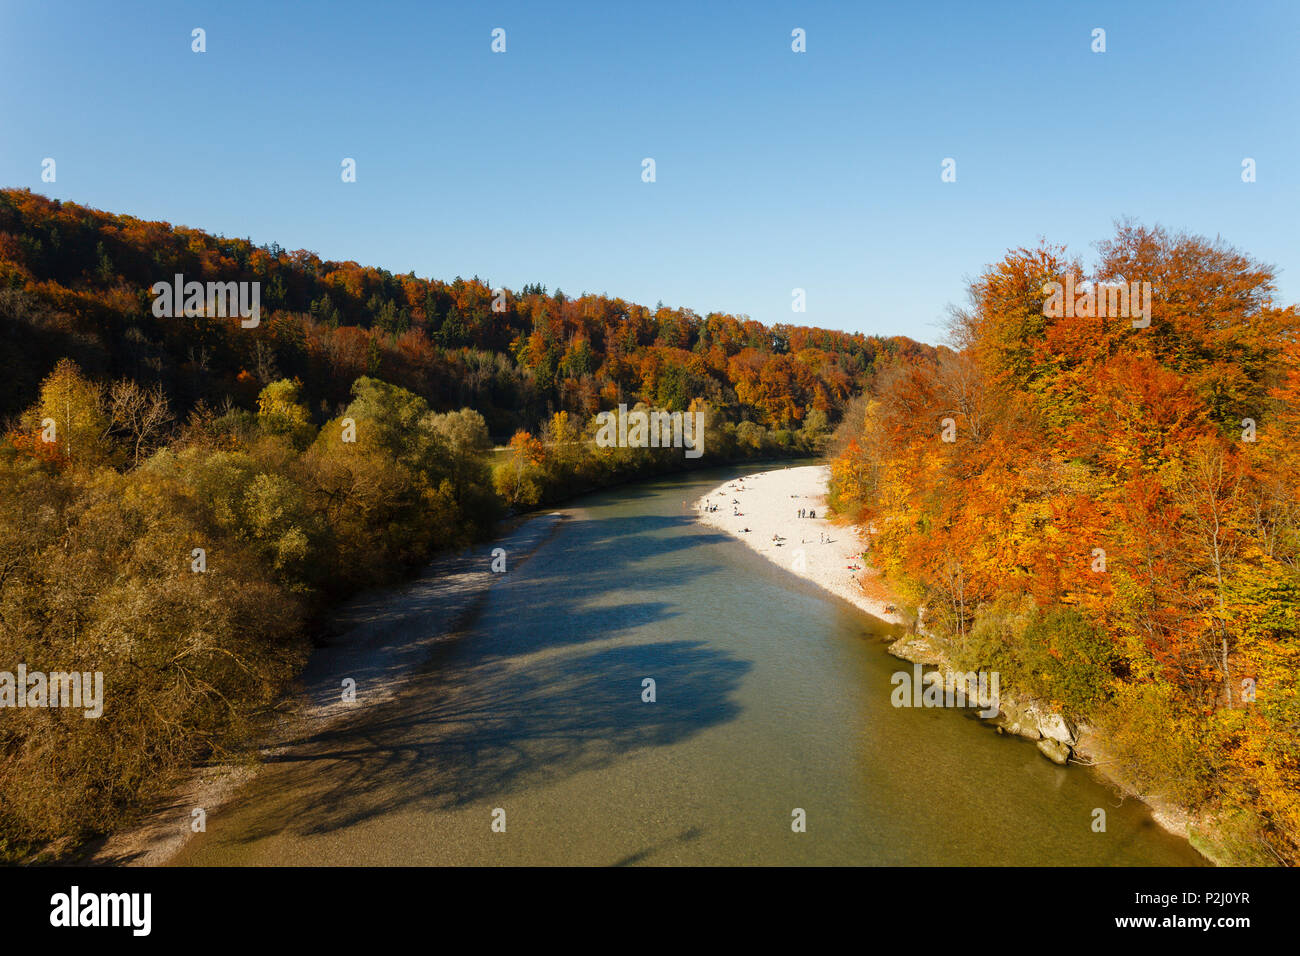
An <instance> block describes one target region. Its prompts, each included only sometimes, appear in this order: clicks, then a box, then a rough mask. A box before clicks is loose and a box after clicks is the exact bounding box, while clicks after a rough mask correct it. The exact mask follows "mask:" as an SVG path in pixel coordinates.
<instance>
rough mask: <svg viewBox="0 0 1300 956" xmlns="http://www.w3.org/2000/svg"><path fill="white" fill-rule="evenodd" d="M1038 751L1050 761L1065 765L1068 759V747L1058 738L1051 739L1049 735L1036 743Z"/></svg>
mask: <svg viewBox="0 0 1300 956" xmlns="http://www.w3.org/2000/svg"><path fill="white" fill-rule="evenodd" d="M1037 747H1038V750H1039V752H1040V753H1041V754H1042V755H1043V756H1044V757H1046V758H1047V759H1048V760H1050V761H1052V763H1056V764H1060V765H1061V766H1065V765H1066V764H1067V763H1069V761H1070V747H1069V745H1068V744H1063V743H1061V742H1060V741H1059V740H1053V739H1052V738H1050V737H1044V738H1043V739H1042V740H1040V741H1038V744H1037Z"/></svg>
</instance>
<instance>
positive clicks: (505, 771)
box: [222, 641, 751, 843]
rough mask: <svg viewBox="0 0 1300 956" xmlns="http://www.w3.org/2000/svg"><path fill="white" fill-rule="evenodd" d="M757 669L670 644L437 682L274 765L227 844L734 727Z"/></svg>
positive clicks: (324, 827)
mask: <svg viewBox="0 0 1300 956" xmlns="http://www.w3.org/2000/svg"><path fill="white" fill-rule="evenodd" d="M750 666H751V665H750V664H749V663H748V662H746V661H742V660H738V659H736V658H734V657H732V656H730V655H728V654H726V653H723V652H719V651H717V650H715V649H712V648H710V647H708V646H706V645H705V644H704V643H702V642H699V641H666V642H659V643H647V644H640V645H635V646H627V647H614V648H608V649H603V650H597V651H590V652H584V651H582V650H578V651H573V652H570V653H567V654H563V655H559V656H556V657H553V658H549V659H547V660H545V661H540V662H538V661H530V662H528V665H527V666H526V667H525V666H513V665H512V664H510V663H506V662H502V661H500V660H485V661H480V662H478V663H475V664H473V665H472V666H468V667H463V668H456V669H454V670H452V671H450V672H449V671H445V670H434V671H430V672H429V673H427V674H425V675H423V676H422V677H421V678H420V679H418V680H415V681H412V682H411V683H409V684H408V685H406V686H405V687H404V688H403V689H402V691H401V692H400V693H399V695H398V697H397V698H396V699H395V700H391V701H389V702H387V703H384V704H381V705H376V706H375V707H373V708H370V709H367V710H365V711H362V712H359V713H358V714H356V716H355V717H350V718H347V719H345V720H343V721H340V722H338V723H336V724H334V725H333V726H331V727H329V728H327V729H325V730H324V731H321V732H320V733H317V734H314V735H311V736H308V737H305V738H301V739H297V740H293V741H290V742H289V746H288V747H287V748H286V750H285V751H283V752H282V753H281V754H279V755H273V756H270V757H268V758H267V766H266V769H265V770H264V772H263V774H262V775H261V776H259V778H258V779H257V780H255V781H254V782H253V784H252V786H251V788H250V792H247V793H245V794H244V799H242V800H241V801H240V805H239V806H238V807H236V808H232V812H231V816H232V817H233V819H228V820H227V824H226V825H225V826H223V827H222V833H223V834H230V835H231V841H232V842H239V843H243V842H249V841H252V840H257V839H261V838H264V837H268V836H271V835H273V834H275V833H281V832H288V833H292V834H294V835H297V836H310V835H314V834H323V833H327V832H330V831H333V830H337V829H339V828H342V827H347V826H351V825H353V824H356V823H360V822H362V821H365V820H367V819H370V818H373V817H377V816H380V815H382V814H385V813H390V812H393V811H398V810H402V811H411V810H417V811H425V812H428V811H437V810H452V809H456V808H458V807H462V806H465V805H467V804H471V803H474V802H476V801H480V800H487V799H491V800H493V801H496V800H503V799H504V798H506V797H507V796H508V795H509V794H510V793H511V792H514V791H519V790H524V789H527V788H529V787H533V786H537V785H541V784H547V783H553V782H554V781H555V780H556V779H557V778H563V777H566V776H571V775H573V774H577V773H582V772H586V771H591V770H599V769H601V768H604V767H608V766H610V765H611V764H612V763H613V762H614V761H616V760H618V759H620V758H622V757H625V756H626V755H628V754H630V753H632V752H634V751H636V750H639V749H641V748H646V747H662V746H671V745H673V744H675V743H678V742H680V741H682V740H685V739H687V738H689V737H691V736H693V735H695V734H697V733H699V732H700V731H702V730H705V729H707V728H710V727H715V726H718V725H720V724H723V723H725V722H727V721H729V720H732V719H734V718H735V717H736V716H737V715H738V714H739V712H740V707H739V705H738V704H737V703H735V701H734V700H733V699H732V697H733V695H734V692H735V690H736V688H737V687H738V685H739V682H740V680H741V678H742V676H743V675H744V674H745V673H746V672H747V671H748V670H749V669H750ZM645 677H652V678H654V680H655V681H656V691H657V698H658V699H657V701H656V702H654V703H644V702H643V701H642V699H641V694H642V679H643V678H645ZM358 706H362V705H358Z"/></svg>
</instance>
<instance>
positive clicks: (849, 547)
mask: <svg viewBox="0 0 1300 956" xmlns="http://www.w3.org/2000/svg"><path fill="white" fill-rule="evenodd" d="M829 475H830V473H829V469H828V468H827V467H826V466H825V465H802V466H798V467H787V468H778V469H774V470H772V471H763V472H758V473H757V474H753V475H747V476H746V477H744V478H735V479H732V480H731V481H726V482H723V483H722V484H720V485H718V486H717V487H716V488H714V489H713V490H711V491H710V492H709V493H708V494H707V495H705V496H703V497H702V498H700V499H699V500H697V501H696V502H695V505H694V506H695V510H696V513H697V514H698V516H699V520H700V521H701V522H702V523H703V524H706V525H708V526H709V527H712V528H717V529H719V530H720V531H725V532H726V533H727V534H730V535H733V536H734V537H736V538H739V539H740V540H742V541H744V542H745V544H747V545H749V546H750V547H751V548H753V549H754V550H755V551H757V552H758V553H759V554H761V555H763V556H764V557H766V558H767V559H768V560H770V561H773V562H775V563H776V564H779V565H781V566H782V567H784V568H785V569H786V570H788V571H790V572H791V573H792V574H796V575H798V576H799V577H801V578H805V579H807V580H809V581H812V582H813V583H814V584H817V585H819V586H821V587H823V588H825V589H826V590H827V591H830V592H831V593H832V594H835V595H837V596H838V597H841V598H843V599H844V600H846V601H848V602H850V603H851V604H855V605H857V606H858V607H859V608H861V609H862V610H864V611H866V612H867V613H868V614H870V615H872V616H873V617H877V618H880V619H881V620H882V621H887V622H889V623H890V624H907V623H908V621H907V620H906V619H905V618H904V617H903V616H902V614H900V613H899V612H898V610H897V609H896V608H895V607H894V602H893V600H892V599H891V597H890V595H889V592H888V590H887V589H886V588H885V586H884V584H883V582H882V581H881V580H880V574H879V572H878V571H876V570H875V569H874V568H871V567H870V566H868V565H867V564H866V561H865V560H864V558H863V555H862V540H861V538H860V537H859V529H858V528H855V527H847V526H844V525H836V524H833V523H831V522H830V521H829V520H828V519H827V517H826V515H827V509H826V481H827V479H828V478H829ZM712 507H716V508H717V510H716V511H707V510H705V508H712ZM801 512H802V513H803V514H804V516H803V517H801V516H800V513H801ZM814 515H815V516H814Z"/></svg>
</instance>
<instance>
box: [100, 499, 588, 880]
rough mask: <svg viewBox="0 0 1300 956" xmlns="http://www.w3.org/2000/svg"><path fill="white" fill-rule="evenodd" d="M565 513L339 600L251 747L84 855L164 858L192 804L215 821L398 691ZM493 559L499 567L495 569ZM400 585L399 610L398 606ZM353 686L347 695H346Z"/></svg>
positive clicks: (140, 862) (181, 833)
mask: <svg viewBox="0 0 1300 956" xmlns="http://www.w3.org/2000/svg"><path fill="white" fill-rule="evenodd" d="M563 519H564V515H563V514H562V513H559V512H555V513H551V514H544V515H536V516H533V517H530V518H528V519H525V520H524V521H522V522H520V523H519V524H518V525H516V526H515V527H513V528H511V529H510V530H508V531H506V532H505V533H504V534H502V535H501V536H499V537H498V538H496V539H494V540H493V541H491V542H487V543H484V544H481V545H476V546H475V547H472V548H469V549H466V550H465V551H462V552H460V553H458V554H454V555H447V556H445V557H442V558H439V559H437V560H435V561H433V562H432V563H431V564H429V565H428V567H426V568H425V569H424V570H423V571H422V572H421V573H420V575H419V576H418V577H417V578H416V579H414V580H413V581H408V582H404V583H403V584H401V585H398V586H393V587H388V588H382V589H377V590H374V591H370V592H367V593H365V594H362V595H358V596H357V597H355V598H353V599H352V600H350V601H349V602H347V603H346V604H344V605H343V606H342V607H341V608H340V609H339V610H338V611H337V612H335V614H334V615H332V617H331V618H330V622H329V627H328V632H329V637H328V638H327V643H326V644H325V646H323V647H320V648H318V649H317V650H316V651H315V652H314V653H313V654H312V656H311V658H310V660H309V661H308V663H307V666H306V667H305V668H304V669H303V672H302V674H301V675H300V676H299V679H298V688H297V690H296V692H295V693H294V694H293V695H292V696H291V697H290V698H289V699H287V700H285V701H284V702H283V706H284V709H285V712H284V715H283V716H282V717H280V718H279V719H278V720H277V721H276V723H275V725H274V726H273V727H272V728H270V729H269V731H268V732H267V736H266V738H265V740H264V741H263V743H262V744H261V745H260V746H259V747H258V751H257V755H255V756H254V755H250V756H249V759H248V760H246V761H243V762H240V763H225V764H218V765H212V766H205V767H200V768H196V769H195V770H194V771H193V772H192V773H191V774H190V775H189V776H188V777H187V778H186V779H185V780H184V781H183V782H182V783H180V784H179V785H178V786H177V787H176V788H174V790H173V791H172V793H171V795H170V796H169V797H168V799H166V800H165V801H163V802H162V803H161V804H160V805H159V806H158V807H156V808H155V809H154V810H152V811H151V812H150V813H148V814H147V815H146V816H145V817H144V818H143V819H142V820H141V821H140V822H139V823H138V824H137V825H135V826H133V827H130V828H128V829H126V830H123V831H120V832H118V833H115V834H113V835H111V836H109V837H107V838H105V839H104V840H101V841H100V842H99V843H98V844H97V845H95V846H93V847H91V848H90V849H89V850H88V851H87V854H86V855H85V857H84V858H83V862H84V863H87V864H91V865H114V866H160V865H162V864H165V863H166V862H167V861H168V860H170V859H171V858H172V857H173V856H175V855H176V854H177V853H178V852H179V851H180V850H181V848H182V847H184V846H185V844H186V842H187V841H188V840H189V839H190V838H191V837H192V836H193V835H194V833H195V832H196V831H195V829H194V826H195V820H196V814H195V811H196V810H199V811H202V820H203V822H204V826H205V827H207V826H213V825H216V821H217V818H218V817H219V811H220V809H221V807H222V806H223V805H224V804H226V803H227V801H229V800H230V798H231V797H233V796H234V795H235V794H236V793H238V792H239V790H240V788H241V787H243V786H244V785H246V784H247V783H249V782H250V781H251V780H252V779H253V778H254V777H255V776H256V775H257V774H258V771H259V763H260V761H261V760H265V759H266V758H268V757H274V756H276V755H278V754H281V753H283V752H284V751H285V750H286V749H287V746H288V744H289V742H290V741H302V740H309V739H311V738H313V737H316V736H319V735H320V734H321V733H322V732H323V731H325V730H326V729H328V728H329V727H330V726H331V725H333V724H335V723H336V722H337V721H339V720H341V719H342V718H344V717H347V716H350V715H352V714H354V713H355V712H356V708H358V707H364V706H371V705H376V704H382V703H385V702H386V701H389V700H392V699H394V698H395V697H396V696H397V695H398V693H399V692H400V691H401V690H402V688H403V686H404V685H405V684H406V682H407V681H408V680H410V678H411V677H412V676H413V675H415V674H416V673H417V672H418V669H419V667H420V665H421V664H422V663H424V661H426V660H427V659H428V657H429V655H430V653H431V652H432V651H433V649H434V647H435V646H436V645H438V644H439V643H440V642H443V641H446V640H450V639H453V638H454V637H455V636H456V635H457V634H458V633H459V632H460V631H461V630H462V629H463V628H464V627H465V626H466V625H467V624H468V622H469V621H470V620H472V618H473V616H474V614H475V612H476V610H477V609H478V608H479V606H480V605H481V604H482V603H483V601H484V600H485V599H486V598H487V595H488V591H489V590H490V589H491V588H492V586H493V585H494V584H495V583H496V582H497V581H498V580H501V579H502V578H503V577H504V575H508V574H509V573H510V571H511V570H512V569H514V568H515V567H516V566H518V565H519V564H521V563H523V562H524V561H526V560H527V558H528V556H529V555H531V554H532V553H533V552H534V551H536V550H537V548H538V547H540V546H541V545H542V544H543V543H544V542H545V541H546V540H547V539H548V538H550V537H551V535H552V534H554V533H555V531H556V529H557V528H558V527H559V525H560V523H561V521H562V520H563ZM498 549H500V551H498ZM494 561H495V562H496V567H497V568H498V569H500V568H502V567H504V571H502V572H501V573H495V572H494V571H493V564H494ZM398 592H400V593H401V595H402V601H401V603H400V607H401V611H400V613H394V612H393V610H392V608H393V606H394V604H395V603H396V602H395V601H394V596H395V595H396V594H397V593H398ZM349 681H350V682H351V683H350V684H349V683H347V682H349ZM349 691H351V692H352V697H353V699H352V700H350V701H349V700H345V699H344V698H345V695H346V694H347V692H349Z"/></svg>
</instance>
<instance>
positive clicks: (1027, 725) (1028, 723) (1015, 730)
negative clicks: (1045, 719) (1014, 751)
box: [998, 698, 1042, 740]
mask: <svg viewBox="0 0 1300 956" xmlns="http://www.w3.org/2000/svg"><path fill="white" fill-rule="evenodd" d="M998 711H999V714H998V722H999V724H1000V725H1001V726H1002V727H1003V728H1005V729H1006V732H1007V733H1009V734H1015V735H1016V736H1017V737H1028V738H1029V739H1030V740H1038V739H1039V738H1040V737H1042V734H1041V733H1040V732H1039V730H1038V714H1037V712H1036V711H1035V710H1034V708H1033V706H1032V705H1026V704H1018V703H1016V702H1015V701H1013V700H1007V699H1005V698H1003V699H1002V700H1000V701H998Z"/></svg>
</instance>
